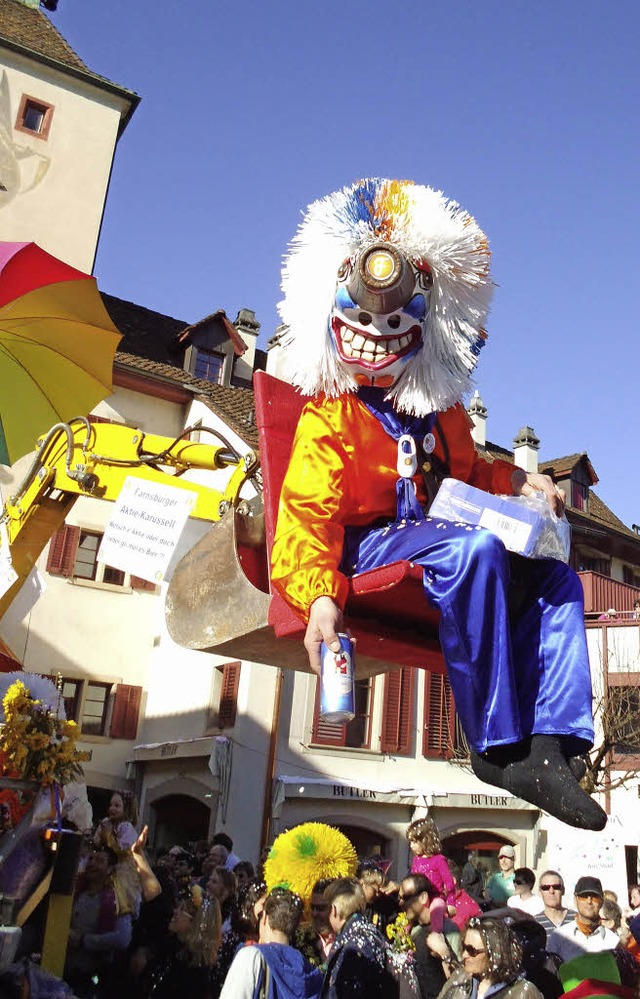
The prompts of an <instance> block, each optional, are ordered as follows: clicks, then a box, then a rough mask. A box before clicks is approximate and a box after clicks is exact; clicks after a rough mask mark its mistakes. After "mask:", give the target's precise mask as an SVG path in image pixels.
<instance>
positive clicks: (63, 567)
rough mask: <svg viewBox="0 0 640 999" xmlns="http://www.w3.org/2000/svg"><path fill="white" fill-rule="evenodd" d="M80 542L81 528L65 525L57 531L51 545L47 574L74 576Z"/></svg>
mask: <svg viewBox="0 0 640 999" xmlns="http://www.w3.org/2000/svg"><path fill="white" fill-rule="evenodd" d="M79 540H80V528H79V527H69V525H68V524H65V525H64V527H61V528H60V530H59V531H56V533H55V534H54V535H53V537H52V539H51V544H50V545H49V555H48V558H47V572H49V573H50V574H51V575H52V576H72V575H73V563H74V562H75V558H76V552H77V550H78V542H79Z"/></svg>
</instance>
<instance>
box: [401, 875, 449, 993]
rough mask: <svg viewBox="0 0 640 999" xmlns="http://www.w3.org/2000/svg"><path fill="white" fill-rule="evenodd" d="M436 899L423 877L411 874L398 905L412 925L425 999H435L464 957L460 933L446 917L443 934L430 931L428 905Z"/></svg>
mask: <svg viewBox="0 0 640 999" xmlns="http://www.w3.org/2000/svg"><path fill="white" fill-rule="evenodd" d="M433 898H435V888H434V887H433V885H432V884H431V882H430V881H429V879H428V878H426V877H425V876H424V874H411V875H409V876H408V877H406V878H405V879H404V881H403V882H402V883H401V885H400V890H399V891H398V904H399V906H400V909H401V911H402V912H404V914H405V916H406V917H407V919H408V920H409V922H410V924H411V939H412V941H413V944H414V946H415V954H414V965H415V969H416V975H417V976H418V982H419V984H420V991H421V993H422V999H436V996H438V995H439V994H440V991H441V989H442V987H443V985H444V983H445V982H446V980H447V976H448V974H449V972H450V970H451V968H452V967H453V966H454V964H455V963H456V962H457V960H459V958H461V956H462V951H461V946H460V939H461V937H460V931H459V930H458V927H457V926H456V924H455V923H454V922H453V921H452V920H451V919H446V918H445V920H444V924H443V933H433V932H431V929H430V925H429V923H430V920H431V913H430V910H429V906H430V904H431V901H432V900H433Z"/></svg>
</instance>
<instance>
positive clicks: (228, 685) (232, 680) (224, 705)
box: [218, 661, 241, 728]
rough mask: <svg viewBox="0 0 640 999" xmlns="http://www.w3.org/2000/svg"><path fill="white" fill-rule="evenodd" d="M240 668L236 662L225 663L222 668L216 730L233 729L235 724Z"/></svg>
mask: <svg viewBox="0 0 640 999" xmlns="http://www.w3.org/2000/svg"><path fill="white" fill-rule="evenodd" d="M240 666H241V664H240V663H239V662H238V661H236V662H232V663H225V664H224V666H223V667H222V686H221V688H220V707H219V709H218V728H233V726H234V725H235V723H236V710H237V707H238V684H239V683H240Z"/></svg>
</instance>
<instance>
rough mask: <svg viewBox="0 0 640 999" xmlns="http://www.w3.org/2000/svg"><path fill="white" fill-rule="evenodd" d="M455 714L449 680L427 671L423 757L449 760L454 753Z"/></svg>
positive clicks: (441, 675)
mask: <svg viewBox="0 0 640 999" xmlns="http://www.w3.org/2000/svg"><path fill="white" fill-rule="evenodd" d="M454 730H455V712H454V706H453V695H452V693H451V687H450V686H449V680H448V679H447V677H446V676H444V675H443V674H442V673H431V672H429V670H425V689H424V733H423V738H422V755H423V756H429V757H437V758H440V759H449V758H450V757H451V755H452V751H453V742H454Z"/></svg>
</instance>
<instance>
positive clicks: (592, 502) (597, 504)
mask: <svg viewBox="0 0 640 999" xmlns="http://www.w3.org/2000/svg"><path fill="white" fill-rule="evenodd" d="M589 519H590V520H596V521H598V522H599V523H601V524H605V525H606V526H607V527H613V528H614V529H615V530H616V531H622V533H623V534H626V535H627V536H628V537H630V538H633V540H634V541H638V540H639V539H638V535H637V534H636V532H635V531H632V530H631V529H630V528H629V527H627V525H626V524H623V523H622V521H621V520H620V519H619V518H618V517H616V515H615V513H613V511H612V510H610V509H609V507H608V506H607V505H606V503H603V502H602V500H601V499H600V497H599V496H598V495H597V493H594V491H593V489H590V490H589Z"/></svg>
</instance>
